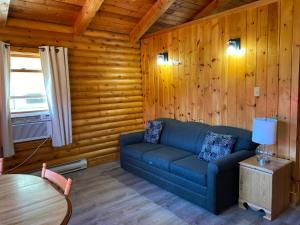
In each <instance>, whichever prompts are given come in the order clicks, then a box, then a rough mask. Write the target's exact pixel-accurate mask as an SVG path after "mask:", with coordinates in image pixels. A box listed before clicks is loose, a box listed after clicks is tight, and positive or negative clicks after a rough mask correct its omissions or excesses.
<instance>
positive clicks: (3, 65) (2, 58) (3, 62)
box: [0, 42, 15, 157]
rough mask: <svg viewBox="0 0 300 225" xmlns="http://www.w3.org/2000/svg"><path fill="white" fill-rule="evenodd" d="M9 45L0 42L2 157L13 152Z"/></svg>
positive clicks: (0, 137) (0, 139) (0, 143)
mask: <svg viewBox="0 0 300 225" xmlns="http://www.w3.org/2000/svg"><path fill="white" fill-rule="evenodd" d="M9 98H10V47H9V45H8V44H5V43H3V42H0V116H1V120H0V123H1V130H0V145H1V149H2V152H0V153H1V154H2V155H3V156H4V157H10V156H13V155H14V154H15V150H14V144H13V135H12V125H11V115H10V106H9V104H10V103H9Z"/></svg>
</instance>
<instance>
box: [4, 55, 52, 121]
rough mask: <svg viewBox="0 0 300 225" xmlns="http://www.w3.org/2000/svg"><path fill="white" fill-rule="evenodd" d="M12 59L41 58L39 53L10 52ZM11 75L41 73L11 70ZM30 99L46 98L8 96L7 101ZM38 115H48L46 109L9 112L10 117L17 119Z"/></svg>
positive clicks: (28, 70)
mask: <svg viewBox="0 0 300 225" xmlns="http://www.w3.org/2000/svg"><path fill="white" fill-rule="evenodd" d="M12 57H22V58H39V59H40V58H41V57H40V54H39V53H30V52H11V55H10V58H12ZM10 72H11V73H43V71H42V70H34V69H26V68H21V69H11V70H10ZM32 98H47V96H46V95H39V96H37V95H34V96H11V95H10V96H9V99H10V100H12V99H32ZM38 113H41V114H44V113H49V108H48V109H31V110H22V111H12V110H11V117H12V118H15V117H19V116H20V115H23V116H32V115H36V114H38Z"/></svg>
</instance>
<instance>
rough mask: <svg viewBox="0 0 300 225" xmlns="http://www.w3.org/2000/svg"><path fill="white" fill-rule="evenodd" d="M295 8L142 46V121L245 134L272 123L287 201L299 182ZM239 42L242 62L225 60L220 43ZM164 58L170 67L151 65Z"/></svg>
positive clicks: (237, 14)
mask: <svg viewBox="0 0 300 225" xmlns="http://www.w3.org/2000/svg"><path fill="white" fill-rule="evenodd" d="M298 2H299V1H296V0H295V1H293V0H282V1H259V2H258V3H251V4H250V5H249V6H245V7H242V8H241V9H238V10H237V9H235V10H232V11H228V12H224V13H221V14H220V15H215V16H210V17H208V18H204V19H200V20H198V21H194V22H191V23H188V24H185V25H181V26H178V27H177V28H176V27H175V28H172V29H170V30H169V31H163V32H158V33H156V34H151V35H148V36H146V37H144V38H143V40H142V46H141V52H142V74H143V89H144V107H145V112H144V119H145V121H147V120H149V119H153V118H157V117H170V118H176V119H179V120H182V121H186V120H188V121H200V122H205V123H209V124H223V125H229V126H235V127H241V128H245V129H251V128H252V119H253V118H254V117H276V118H278V120H279V124H278V141H277V145H275V146H272V147H271V150H273V152H274V153H275V154H276V155H277V156H278V157H282V158H286V159H290V160H292V161H294V170H293V177H292V179H293V181H294V182H293V187H292V193H293V194H292V198H293V199H299V182H300V176H299V172H300V171H299V150H298V149H299V147H298V146H297V139H298V134H297V126H298V106H299V104H298V87H299V56H298V55H297V54H299V49H298V50H297V48H296V44H295V41H298V42H299V39H300V36H299V21H297V19H296V17H299V15H298V14H297V13H299V10H300V8H299V3H298ZM298 19H299V18H298ZM237 37H240V38H241V45H242V48H243V49H245V54H242V55H233V56H230V55H228V54H227V53H226V49H227V45H226V42H227V41H228V40H229V39H230V38H237ZM298 44H299V43H298ZM165 51H167V52H168V53H169V59H170V63H169V64H166V65H163V66H160V65H157V62H156V56H157V54H158V53H159V52H165ZM293 54H294V57H292V56H293ZM297 57H298V58H297ZM256 86H257V87H260V96H259V97H254V93H253V92H254V87H256ZM298 145H299V144H298Z"/></svg>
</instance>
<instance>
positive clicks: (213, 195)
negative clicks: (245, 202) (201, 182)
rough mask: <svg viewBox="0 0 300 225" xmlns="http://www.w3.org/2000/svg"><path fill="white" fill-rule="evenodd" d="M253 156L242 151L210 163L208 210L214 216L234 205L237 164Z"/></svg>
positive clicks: (237, 181)
mask: <svg viewBox="0 0 300 225" xmlns="http://www.w3.org/2000/svg"><path fill="white" fill-rule="evenodd" d="M254 154H255V152H254V151H248V150H242V151H239V152H235V153H233V154H230V155H228V156H226V157H224V158H222V159H219V160H216V161H213V162H210V163H209V164H208V171H207V190H208V192H207V197H208V208H209V210H210V211H212V212H214V213H215V214H218V213H220V212H221V211H223V210H224V209H226V208H228V207H230V206H232V205H234V204H236V203H237V201H238V197H239V164H238V163H239V162H240V161H242V160H244V159H247V158H249V157H251V156H253V155H254Z"/></svg>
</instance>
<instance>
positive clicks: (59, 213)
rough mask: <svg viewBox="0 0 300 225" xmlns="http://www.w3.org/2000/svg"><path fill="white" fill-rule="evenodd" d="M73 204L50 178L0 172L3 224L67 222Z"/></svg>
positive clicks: (25, 224)
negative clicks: (55, 186)
mask: <svg viewBox="0 0 300 225" xmlns="http://www.w3.org/2000/svg"><path fill="white" fill-rule="evenodd" d="M71 212H72V207H71V203H70V201H69V200H68V198H67V197H65V196H64V195H63V194H62V193H60V192H59V191H58V190H57V189H56V188H54V186H53V185H52V184H51V183H50V182H49V181H48V180H46V179H43V178H41V177H37V176H33V175H23V174H9V175H1V176H0V225H8V224H10V225H12V224H14V225H17V224H22V225H27V224H28V225H42V224H43V225H46V224H47V225H59V224H67V223H68V220H69V218H70V216H71Z"/></svg>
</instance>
